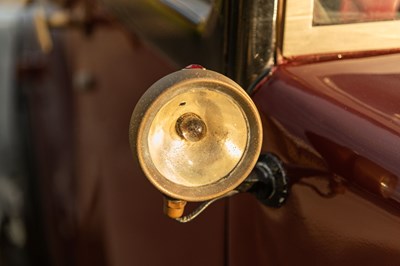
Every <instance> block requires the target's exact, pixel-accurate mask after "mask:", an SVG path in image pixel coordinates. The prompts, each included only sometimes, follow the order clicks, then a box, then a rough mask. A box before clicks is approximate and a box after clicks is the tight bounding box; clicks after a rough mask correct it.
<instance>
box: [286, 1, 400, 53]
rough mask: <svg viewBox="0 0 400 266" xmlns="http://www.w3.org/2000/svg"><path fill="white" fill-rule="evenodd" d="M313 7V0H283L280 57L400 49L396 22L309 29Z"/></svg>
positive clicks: (399, 36)
mask: <svg viewBox="0 0 400 266" xmlns="http://www.w3.org/2000/svg"><path fill="white" fill-rule="evenodd" d="M313 7H314V0H286V3H285V11H284V12H285V15H284V36H283V44H282V54H283V56H284V57H293V56H300V55H311V54H330V53H342V52H356V51H369V50H385V49H396V48H400V31H399V29H400V20H392V21H378V22H365V23H354V24H341V25H329V26H313V25H312V20H313Z"/></svg>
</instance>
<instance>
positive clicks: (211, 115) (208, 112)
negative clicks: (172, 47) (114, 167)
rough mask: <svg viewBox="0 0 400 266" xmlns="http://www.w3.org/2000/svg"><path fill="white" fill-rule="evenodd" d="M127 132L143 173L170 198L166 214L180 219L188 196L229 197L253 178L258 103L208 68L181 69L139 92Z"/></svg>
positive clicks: (258, 142)
mask: <svg viewBox="0 0 400 266" xmlns="http://www.w3.org/2000/svg"><path fill="white" fill-rule="evenodd" d="M129 138H130V144H131V148H132V152H133V153H134V156H135V157H136V158H137V160H138V162H139V164H140V166H141V168H142V169H143V172H144V173H145V175H146V176H147V178H148V179H149V181H150V182H151V183H152V184H153V185H154V186H155V187H156V188H157V189H158V190H160V191H161V192H162V193H163V194H164V195H165V196H166V197H167V198H166V200H165V208H164V209H165V210H166V214H167V215H169V216H170V217H171V218H177V216H178V217H180V216H181V215H182V213H183V208H184V206H185V204H184V203H183V201H184V202H186V201H191V202H202V201H210V200H213V199H217V198H221V197H224V196H225V195H227V193H229V192H231V191H232V190H234V189H235V188H236V187H238V186H239V185H240V184H241V183H242V182H243V181H244V180H245V179H246V178H247V177H248V176H249V174H250V172H251V171H252V170H253V168H254V166H255V164H256V162H257V159H258V157H259V154H260V150H261V143H262V126H261V120H260V117H259V114H258V111H257V109H256V107H255V105H254V103H253V102H252V100H251V99H250V97H249V96H248V95H247V94H246V92H245V91H244V90H243V89H242V88H240V86H239V85H237V84H236V83H235V82H233V81H232V80H230V79H228V78H227V77H225V76H223V75H221V74H218V73H216V72H213V71H210V70H205V69H198V68H197V69H184V70H181V71H178V72H175V73H172V74H170V75H168V76H166V77H164V78H162V79H161V80H159V81H157V82H156V83H155V84H153V85H152V86H151V87H150V88H149V89H148V90H147V91H146V93H145V94H144V95H143V96H142V98H141V99H140V100H139V102H138V103H137V105H136V107H135V109H134V111H133V114H132V118H131V122H130V130H129ZM177 203H179V204H177ZM177 213H178V214H179V215H177ZM170 214H171V215H170Z"/></svg>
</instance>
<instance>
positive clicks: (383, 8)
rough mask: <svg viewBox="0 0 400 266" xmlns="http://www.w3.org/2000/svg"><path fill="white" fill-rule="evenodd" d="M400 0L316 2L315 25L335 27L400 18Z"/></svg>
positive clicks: (320, 0) (333, 0)
mask: <svg viewBox="0 0 400 266" xmlns="http://www.w3.org/2000/svg"><path fill="white" fill-rule="evenodd" d="M399 8H400V0H314V15H313V25H314V26H321V25H334V24H347V23H359V22H369V21H383V20H395V19H399V18H400V12H399Z"/></svg>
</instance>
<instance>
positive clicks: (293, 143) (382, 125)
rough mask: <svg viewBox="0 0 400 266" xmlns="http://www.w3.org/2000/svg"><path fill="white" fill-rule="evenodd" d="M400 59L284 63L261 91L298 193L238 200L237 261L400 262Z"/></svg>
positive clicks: (271, 144)
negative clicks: (267, 202)
mask: <svg viewBox="0 0 400 266" xmlns="http://www.w3.org/2000/svg"><path fill="white" fill-rule="evenodd" d="M399 60H400V55H398V54H397V55H384V56H376V57H369V58H363V59H349V60H342V61H341V60H337V61H332V62H322V63H314V64H304V65H295V64H292V65H281V66H279V67H278V68H277V69H276V70H275V72H274V73H273V75H272V77H271V78H270V79H269V80H268V81H267V82H266V83H265V84H264V85H263V86H261V88H260V89H259V90H258V91H257V92H256V93H255V95H254V97H253V99H254V100H255V102H256V105H257V106H258V108H259V111H260V113H261V116H262V118H263V126H264V132H265V133H264V148H263V150H264V151H266V152H267V151H268V152H274V153H276V154H278V155H279V156H280V157H281V158H282V159H283V160H284V161H285V162H286V164H287V167H288V174H289V176H290V178H291V181H292V190H291V192H292V194H291V196H290V198H289V200H288V201H287V203H286V205H285V206H283V207H282V208H280V209H270V208H267V207H264V206H262V205H260V204H259V203H256V202H255V199H251V198H249V197H247V196H245V195H242V196H241V197H240V196H239V197H236V198H234V199H232V200H231V204H230V220H229V221H230V226H229V228H230V230H229V232H230V235H229V236H230V241H229V243H230V244H231V246H230V249H229V250H230V255H229V261H230V262H231V264H230V265H246V263H247V264H248V263H252V264H253V265H260V264H270V265H292V264H294V263H298V262H301V264H302V265H305V264H310V265H339V264H340V265H360V264H363V265H377V264H383V265H397V264H398V263H399V262H400V242H399V240H398V239H399V238H398V237H399V236H400V217H399V215H400V211H399V181H398V177H399V176H400V167H399V164H398V162H399V161H400V153H399V152H400V124H399V114H400V104H399V102H400V65H399V64H398V62H399ZM243 217H246V218H245V219H244V218H243Z"/></svg>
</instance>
